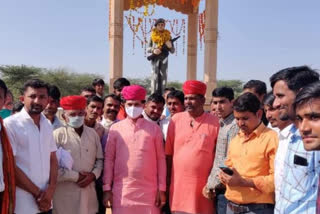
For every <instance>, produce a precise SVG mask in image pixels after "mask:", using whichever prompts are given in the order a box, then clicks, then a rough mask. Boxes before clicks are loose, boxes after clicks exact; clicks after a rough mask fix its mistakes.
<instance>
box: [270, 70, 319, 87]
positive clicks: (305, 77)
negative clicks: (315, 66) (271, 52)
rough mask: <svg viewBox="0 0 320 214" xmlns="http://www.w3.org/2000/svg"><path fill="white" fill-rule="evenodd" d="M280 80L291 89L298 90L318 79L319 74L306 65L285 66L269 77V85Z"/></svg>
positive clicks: (272, 85)
mask: <svg viewBox="0 0 320 214" xmlns="http://www.w3.org/2000/svg"><path fill="white" fill-rule="evenodd" d="M280 80H282V81H285V82H286V83H287V85H288V88H289V89H290V90H291V91H294V92H298V91H299V90H300V89H301V88H303V87H305V86H306V85H308V84H311V83H314V82H317V81H319V74H318V73H317V72H316V71H315V70H312V69H311V68H309V67H308V66H299V67H290V68H285V69H283V70H280V71H278V72H277V73H275V74H273V75H272V76H271V77H270V83H271V87H272V88H273V87H274V85H275V84H276V82H278V81H280Z"/></svg>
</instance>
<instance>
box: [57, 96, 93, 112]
mask: <svg viewBox="0 0 320 214" xmlns="http://www.w3.org/2000/svg"><path fill="white" fill-rule="evenodd" d="M86 104H87V99H86V98H85V97H83V96H78V95H74V96H67V97H62V98H61V100H60V106H61V107H62V108H63V109H64V110H82V109H85V108H86Z"/></svg>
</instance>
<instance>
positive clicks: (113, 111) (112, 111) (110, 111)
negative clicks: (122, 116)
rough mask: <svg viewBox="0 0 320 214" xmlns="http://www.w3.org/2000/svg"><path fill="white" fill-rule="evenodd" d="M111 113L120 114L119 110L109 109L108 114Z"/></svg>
mask: <svg viewBox="0 0 320 214" xmlns="http://www.w3.org/2000/svg"><path fill="white" fill-rule="evenodd" d="M111 113H114V114H118V112H117V111H116V110H108V111H107V114H111Z"/></svg>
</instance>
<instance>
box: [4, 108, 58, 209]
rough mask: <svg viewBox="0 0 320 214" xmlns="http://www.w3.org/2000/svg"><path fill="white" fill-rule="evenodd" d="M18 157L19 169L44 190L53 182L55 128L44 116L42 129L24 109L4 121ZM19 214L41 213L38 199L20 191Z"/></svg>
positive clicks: (17, 194)
mask: <svg viewBox="0 0 320 214" xmlns="http://www.w3.org/2000/svg"><path fill="white" fill-rule="evenodd" d="M4 125H5V127H6V130H7V133H8V137H9V140H10V143H11V146H12V150H13V155H14V156H15V160H16V165H17V166H18V167H19V168H20V169H21V170H22V171H23V172H24V173H25V174H26V176H27V177H28V178H29V179H30V180H31V181H32V182H33V183H34V184H35V185H36V186H38V187H39V188H40V189H42V190H44V189H45V188H46V187H47V185H48V182H49V176H50V155H51V152H55V151H56V150H57V147H56V144H55V142H54V139H53V133H52V132H53V128H52V125H51V124H50V122H49V120H47V119H46V118H45V116H44V115H42V114H41V115H40V129H39V128H38V126H37V125H36V124H35V123H34V121H33V119H32V118H31V117H30V115H29V114H28V113H27V112H26V110H25V109H24V108H23V109H22V110H21V111H20V112H19V113H17V114H15V115H12V116H10V117H8V118H6V119H5V120H4ZM15 213H16V214H26V213H27V214H35V213H40V210H39V209H38V206H37V204H36V201H35V199H34V197H33V196H32V195H31V194H30V193H28V192H26V191H24V190H23V189H21V188H19V187H17V189H16V208H15Z"/></svg>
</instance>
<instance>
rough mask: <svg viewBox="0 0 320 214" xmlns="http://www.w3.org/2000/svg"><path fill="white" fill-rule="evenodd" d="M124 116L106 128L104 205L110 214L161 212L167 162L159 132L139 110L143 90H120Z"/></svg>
mask: <svg viewBox="0 0 320 214" xmlns="http://www.w3.org/2000/svg"><path fill="white" fill-rule="evenodd" d="M122 93H123V97H124V99H125V100H126V102H125V109H126V113H127V115H128V116H127V118H126V119H124V120H122V121H120V122H118V123H116V124H114V125H113V126H112V127H111V128H110V131H109V135H108V140H107V146H106V151H105V152H106V153H105V165H104V176H103V191H104V204H105V205H106V206H107V207H110V206H111V205H112V213H113V214H160V208H161V206H163V205H164V204H165V191H166V163H165V154H164V148H163V138H162V132H161V130H160V128H159V126H158V125H157V124H155V123H152V122H149V121H147V120H145V119H144V118H143V117H142V115H141V113H142V111H143V105H144V104H143V103H144V99H145V95H146V91H145V89H144V88H142V87H141V86H135V85H133V86H127V87H125V88H124V89H123V92H122Z"/></svg>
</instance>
